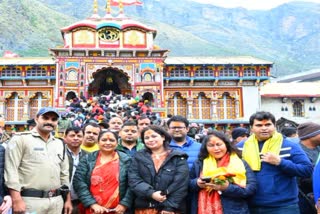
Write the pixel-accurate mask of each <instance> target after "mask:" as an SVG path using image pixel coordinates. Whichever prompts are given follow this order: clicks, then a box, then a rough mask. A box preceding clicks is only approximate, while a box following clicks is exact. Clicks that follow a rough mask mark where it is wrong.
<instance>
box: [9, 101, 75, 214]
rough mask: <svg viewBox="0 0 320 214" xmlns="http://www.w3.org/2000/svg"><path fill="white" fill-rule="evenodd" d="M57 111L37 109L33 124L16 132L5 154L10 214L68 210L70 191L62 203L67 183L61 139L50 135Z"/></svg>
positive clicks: (49, 108) (65, 156) (67, 168)
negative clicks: (21, 131)
mask: <svg viewBox="0 0 320 214" xmlns="http://www.w3.org/2000/svg"><path fill="white" fill-rule="evenodd" d="M58 119H59V114H58V112H57V110H56V109H54V108H51V107H44V108H41V109H40V110H39V111H38V113H37V115H36V118H35V121H36V126H35V127H34V128H33V129H32V130H30V131H28V132H23V133H17V134H16V135H15V136H14V137H13V138H12V139H11V140H10V142H9V143H8V147H7V150H6V154H5V184H6V185H7V187H8V188H9V193H10V195H11V197H12V207H13V212H14V213H25V212H27V213H48V214H49V213H52V214H53V213H61V212H62V209H63V208H65V209H64V210H65V212H64V213H65V214H70V213H71V211H72V205H71V199H70V193H68V194H66V195H67V196H66V202H65V203H64V201H63V198H62V195H63V193H64V191H62V188H61V187H62V186H69V164H68V157H67V155H65V149H64V145H63V142H62V141H61V140H59V139H57V138H55V137H54V136H53V135H52V131H54V130H55V128H56V126H57V125H58Z"/></svg>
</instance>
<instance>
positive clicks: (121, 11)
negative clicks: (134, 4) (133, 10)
mask: <svg viewBox="0 0 320 214" xmlns="http://www.w3.org/2000/svg"><path fill="white" fill-rule="evenodd" d="M119 12H120V14H123V4H122V0H119Z"/></svg>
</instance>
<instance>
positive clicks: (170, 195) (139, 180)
mask: <svg viewBox="0 0 320 214" xmlns="http://www.w3.org/2000/svg"><path fill="white" fill-rule="evenodd" d="M141 138H142V142H143V143H144V144H145V146H146V148H145V149H143V150H140V151H138V152H137V153H136V154H135V156H134V157H133V159H132V164H131V167H130V169H129V185H130V187H131V190H132V191H133V192H134V194H135V196H136V198H135V201H134V207H135V213H136V214H146V213H148V214H153V213H154V214H156V213H161V214H174V213H184V212H185V204H184V203H185V198H186V196H187V193H188V176H189V169H188V164H187V155H186V154H185V153H183V152H181V151H177V150H171V149H170V148H169V142H170V139H171V137H170V135H169V134H168V133H167V132H166V131H165V130H164V129H163V128H161V127H158V126H149V127H147V128H145V129H144V130H143V131H142V133H141Z"/></svg>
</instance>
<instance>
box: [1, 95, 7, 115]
mask: <svg viewBox="0 0 320 214" xmlns="http://www.w3.org/2000/svg"><path fill="white" fill-rule="evenodd" d="M6 102H7V99H6V98H4V97H1V98H0V115H1V116H3V115H5V112H4V110H5V105H6Z"/></svg>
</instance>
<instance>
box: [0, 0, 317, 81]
mask: <svg viewBox="0 0 320 214" xmlns="http://www.w3.org/2000/svg"><path fill="white" fill-rule="evenodd" d="M92 2H93V1H92V0H68V1H66V0H20V1H19V2H16V1H14V0H2V1H1V0H0V13H1V14H2V16H1V17H0V28H1V29H8V30H7V31H5V32H4V33H5V35H4V36H1V37H0V44H2V47H0V54H1V51H3V50H6V49H10V50H14V51H16V52H18V53H19V54H23V55H31V56H36V55H46V54H47V49H48V48H51V47H55V46H57V45H61V44H62V43H63V41H62V39H61V35H60V32H59V29H60V28H62V27H64V26H67V25H70V24H71V23H73V22H74V21H76V20H79V19H85V18H86V17H89V16H90V15H91V14H92V10H93V3H92ZM98 2H99V13H100V15H101V16H103V15H104V10H105V9H104V7H105V4H106V3H105V2H106V1H105V0H99V1H98ZM143 2H144V4H143V6H133V7H125V14H126V15H127V16H130V17H131V18H133V19H137V20H139V21H140V22H143V23H146V24H148V25H150V26H152V27H154V28H156V29H157V30H158V35H157V37H156V41H155V42H156V43H157V44H158V45H159V46H160V47H161V48H163V49H169V50H170V51H171V52H170V56H177V55H179V56H190V55H219V56H230V55H252V56H255V57H259V58H262V59H265V60H269V61H273V62H275V65H274V69H273V74H274V75H285V74H289V73H295V72H299V71H303V70H308V69H312V68H319V67H320V54H319V53H320V42H319V41H320V4H315V3H305V2H304V3H301V2H300V3H299V2H295V3H289V4H284V5H281V6H279V7H277V8H274V9H272V10H268V11H248V10H246V9H243V8H234V9H225V8H220V7H216V6H213V5H205V4H200V3H196V2H193V1H188V0H175V1H172V0H161V1H159V0H143ZM113 11H114V12H117V8H113ZM65 14H69V15H65ZM16 20H20V21H16ZM17 38H18V39H17Z"/></svg>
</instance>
